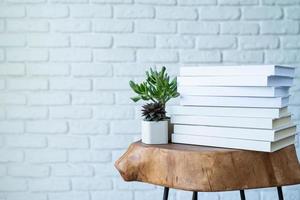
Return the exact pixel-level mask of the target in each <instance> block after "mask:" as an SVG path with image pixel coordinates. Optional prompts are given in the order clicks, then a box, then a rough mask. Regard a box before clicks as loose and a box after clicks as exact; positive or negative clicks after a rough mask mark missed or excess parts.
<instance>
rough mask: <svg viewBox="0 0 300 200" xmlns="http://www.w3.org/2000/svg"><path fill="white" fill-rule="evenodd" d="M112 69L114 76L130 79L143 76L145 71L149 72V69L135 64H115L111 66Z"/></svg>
mask: <svg viewBox="0 0 300 200" xmlns="http://www.w3.org/2000/svg"><path fill="white" fill-rule="evenodd" d="M113 69H114V72H113V73H114V75H115V76H120V77H126V76H130V77H131V76H143V75H145V71H146V70H149V67H148V66H144V65H141V64H137V63H116V64H114V65H113Z"/></svg>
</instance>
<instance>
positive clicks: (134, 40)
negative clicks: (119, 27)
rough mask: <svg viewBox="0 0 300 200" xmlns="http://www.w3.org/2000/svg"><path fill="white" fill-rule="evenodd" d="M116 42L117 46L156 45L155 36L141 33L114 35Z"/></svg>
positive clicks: (145, 46) (146, 46)
mask: <svg viewBox="0 0 300 200" xmlns="http://www.w3.org/2000/svg"><path fill="white" fill-rule="evenodd" d="M114 44H115V45H116V46H117V47H129V48H132V47H133V48H139V47H142V48H149V47H154V46H155V37H154V36H149V35H140V34H130V35H119V36H115V37H114Z"/></svg>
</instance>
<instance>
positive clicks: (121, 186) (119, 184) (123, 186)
mask: <svg viewBox="0 0 300 200" xmlns="http://www.w3.org/2000/svg"><path fill="white" fill-rule="evenodd" d="M114 183H115V185H116V189H117V190H143V191H145V190H153V189H155V186H154V185H150V184H147V183H143V182H140V183H139V184H135V183H133V182H131V183H130V182H125V181H123V180H121V179H120V178H118V179H115V180H114Z"/></svg>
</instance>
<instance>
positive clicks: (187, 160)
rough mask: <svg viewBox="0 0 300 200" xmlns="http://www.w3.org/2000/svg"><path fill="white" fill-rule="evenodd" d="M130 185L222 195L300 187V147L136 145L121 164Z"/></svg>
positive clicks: (117, 163) (138, 143) (120, 166)
mask: <svg viewBox="0 0 300 200" xmlns="http://www.w3.org/2000/svg"><path fill="white" fill-rule="evenodd" d="M115 167H116V168H117V169H118V170H119V172H120V174H121V176H122V177H123V179H124V180H125V181H140V182H146V183H151V184H155V185H161V186H164V187H167V188H176V189H182V190H188V191H202V192H216V191H230V190H244V189H253V188H264V187H278V186H284V185H293V184H299V183H300V165H299V163H298V159H297V156H296V152H295V147H294V145H290V146H288V147H286V148H284V149H281V150H279V151H276V152H273V153H265V152H256V151H244V150H234V149H224V148H212V147H204V146H192V145H182V144H166V145H146V144H143V143H141V142H135V143H133V144H131V145H130V147H129V148H128V150H127V152H126V153H125V154H124V155H123V156H122V157H120V158H119V159H118V160H117V161H116V162H115Z"/></svg>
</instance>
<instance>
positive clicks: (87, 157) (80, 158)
mask: <svg viewBox="0 0 300 200" xmlns="http://www.w3.org/2000/svg"><path fill="white" fill-rule="evenodd" d="M69 161H70V162H75V163H78V162H83V163H87V162H88V163H99V162H109V161H111V152H110V151H103V150H99V151H97V150H72V151H70V152H69ZM94 180H95V179H94ZM80 184H81V183H78V185H80ZM83 184H84V183H83ZM76 185H77V184H76ZM73 186H74V185H73ZM82 189H83V188H82ZM77 190H80V189H79V188H77Z"/></svg>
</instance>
